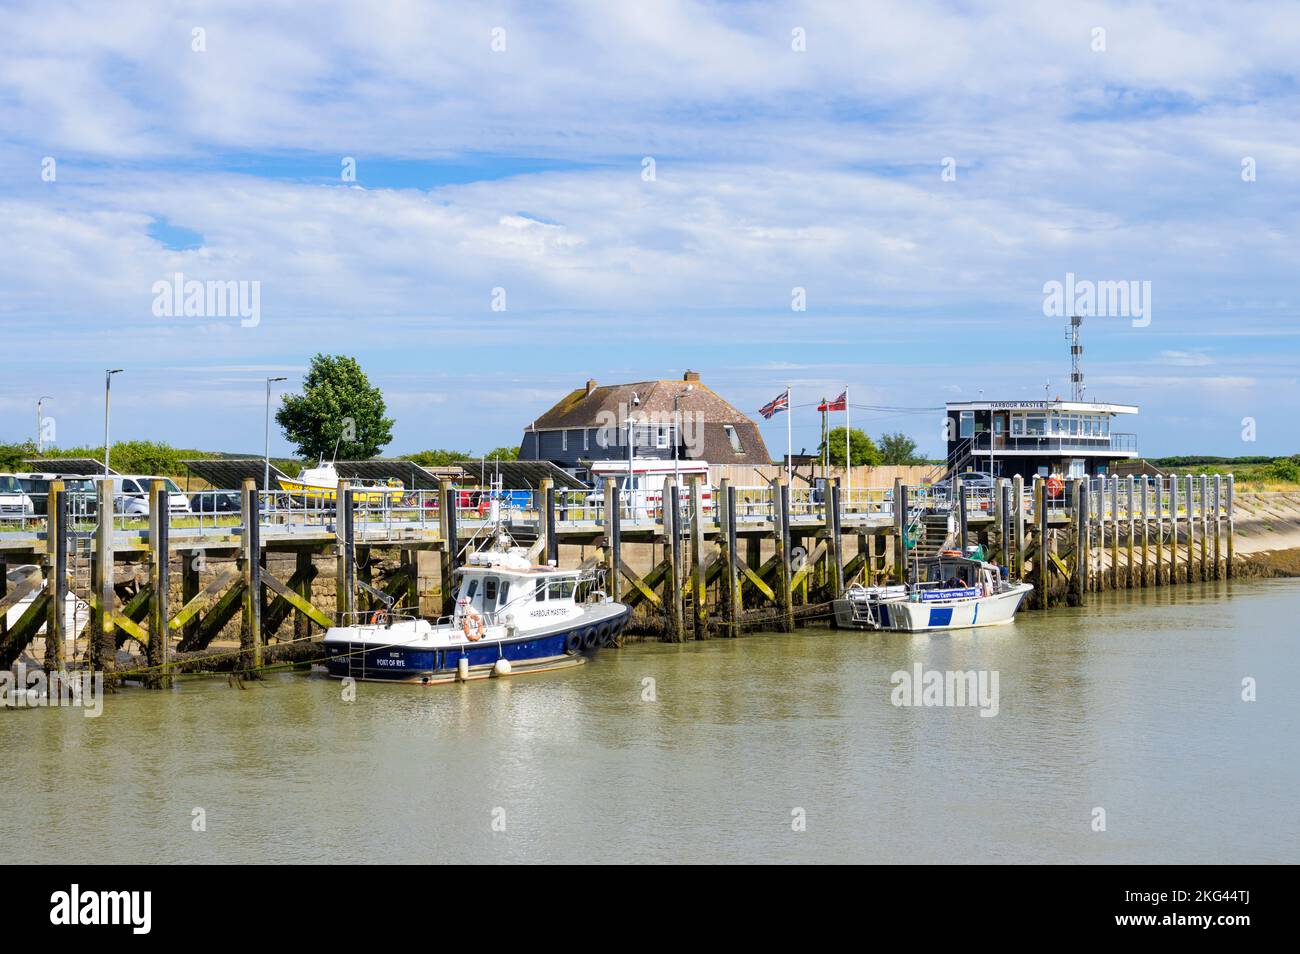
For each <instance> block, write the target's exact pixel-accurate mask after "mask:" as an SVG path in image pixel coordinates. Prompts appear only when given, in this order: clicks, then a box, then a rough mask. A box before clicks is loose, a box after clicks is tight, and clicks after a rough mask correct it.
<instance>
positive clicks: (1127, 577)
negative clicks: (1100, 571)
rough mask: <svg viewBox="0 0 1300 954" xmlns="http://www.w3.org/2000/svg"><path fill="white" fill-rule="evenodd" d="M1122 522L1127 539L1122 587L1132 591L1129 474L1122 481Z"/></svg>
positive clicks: (1131, 524) (1131, 502)
mask: <svg viewBox="0 0 1300 954" xmlns="http://www.w3.org/2000/svg"><path fill="white" fill-rule="evenodd" d="M1124 521H1125V524H1126V528H1125V529H1126V530H1127V533H1128V539H1127V540H1125V555H1124V561H1125V567H1124V586H1125V587H1126V588H1127V589H1130V590H1131V589H1133V587H1134V582H1133V562H1134V560H1133V557H1134V552H1133V549H1134V548H1133V544H1134V540H1133V475H1132V474H1129V475H1128V478H1127V479H1126V480H1125V481H1124Z"/></svg>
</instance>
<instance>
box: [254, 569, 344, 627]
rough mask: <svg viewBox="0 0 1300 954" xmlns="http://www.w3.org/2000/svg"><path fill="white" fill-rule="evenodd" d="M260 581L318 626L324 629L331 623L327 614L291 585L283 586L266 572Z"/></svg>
mask: <svg viewBox="0 0 1300 954" xmlns="http://www.w3.org/2000/svg"><path fill="white" fill-rule="evenodd" d="M262 583H263V585H265V586H266V588H267V589H268V590H270V591H271V592H272V593H275V594H276V595H278V596H279V597H280V599H282V600H284V601H285V602H286V603H288V604H289V605H290V606H292V607H293V608H294V609H296V610H297V611H298V612H300V613H302V614H303V615H304V616H306V617H307V618H308V619H310V620H311V621H312V622H314V623H316V624H317V625H318V626H323V627H325V628H326V629H329V628H330V626H332V625H333V623H332V622H331V620H330V618H329V617H328V616H326V615H325V614H324V613H322V612H321V611H320V610H318V609H317V608H316V607H314V606H312V605H311V603H310V602H308V601H307V600H305V599H303V598H302V597H301V596H299V595H298V594H297V593H296V592H295V591H294V590H293V588H292V587H289V586H285V585H284V584H283V583H281V582H280V581H279V580H277V579H276V578H275V577H273V576H272V575H271V574H269V573H268V574H266V576H264V577H262Z"/></svg>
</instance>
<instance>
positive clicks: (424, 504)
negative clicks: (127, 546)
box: [0, 474, 1230, 544]
mask: <svg viewBox="0 0 1300 954" xmlns="http://www.w3.org/2000/svg"><path fill="white" fill-rule="evenodd" d="M1008 483H1010V482H1009V481H1007V482H1003V481H999V482H998V483H996V484H995V485H994V486H992V487H987V486H978V485H967V486H966V490H965V497H966V511H967V516H968V518H975V519H981V518H987V517H992V516H994V515H995V514H996V513H998V512H999V510H1000V499H1001V494H1002V492H1003V491H1002V488H1003V487H1004V486H1006V485H1007V484H1008ZM1229 485H1230V480H1226V479H1220V480H1219V481H1217V490H1216V481H1215V480H1214V479H1213V478H1208V479H1205V478H1202V477H1201V476H1200V475H1193V476H1190V477H1189V475H1186V474H1183V475H1160V476H1154V475H1140V476H1135V477H1128V476H1124V477H1116V476H1105V477H1091V478H1085V479H1081V480H1080V481H1079V482H1078V486H1079V487H1080V488H1081V492H1083V493H1085V494H1087V496H1088V505H1089V506H1088V511H1089V514H1090V517H1091V519H1093V520H1098V519H1100V520H1104V521H1107V522H1110V521H1114V520H1116V519H1119V520H1127V519H1129V516H1130V514H1131V515H1132V518H1133V519H1135V520H1140V519H1142V494H1143V489H1144V488H1145V491H1146V515H1147V518H1148V519H1150V520H1175V519H1176V520H1185V519H1187V515H1188V514H1189V512H1190V513H1194V514H1195V516H1196V518H1197V519H1201V518H1202V515H1204V517H1205V518H1206V519H1210V520H1213V519H1215V518H1216V516H1217V517H1219V518H1222V517H1230V514H1229V513H1228V488H1229ZM1074 486H1075V481H1074V480H1072V479H1067V480H1065V481H1063V487H1062V488H1061V490H1060V491H1059V492H1058V493H1057V494H1055V495H1052V494H1050V493H1048V494H1046V495H1045V502H1046V506H1047V508H1048V512H1049V514H1052V515H1057V516H1058V517H1059V516H1061V515H1064V514H1066V513H1069V512H1072V510H1073V508H1074V507H1075V506H1076V502H1075V496H1074V494H1075V492H1074V490H1073V488H1074ZM1130 486H1131V487H1132V490H1131V491H1130ZM732 489H733V491H734V494H735V503H736V523H737V525H740V526H745V525H748V526H753V525H755V524H771V523H773V522H775V519H776V516H777V508H778V504H777V498H776V489H775V488H774V486H773V485H771V484H760V485H756V486H735V487H733V488H732ZM551 493H552V502H553V506H554V510H555V522H556V526H557V528H560V529H575V528H583V527H590V528H600V527H603V526H604V524H605V521H606V513H605V495H604V492H603V491H597V490H594V489H577V490H573V489H556V490H553V491H552V492H551ZM1034 496H1035V493H1034V487H1033V482H1032V481H1030V482H1027V483H1026V484H1025V485H1024V492H1023V497H1022V498H1021V500H1020V501H1019V508H1020V509H1021V510H1022V511H1023V513H1024V515H1025V517H1026V519H1033V518H1034V517H1035V506H1036V502H1035V500H1034ZM451 498H452V503H453V507H454V511H455V519H456V525H457V526H458V527H463V528H467V530H468V531H469V533H471V534H472V533H474V532H477V531H478V529H479V528H482V527H484V526H487V525H490V524H491V523H492V522H493V521H494V520H495V519H500V520H501V521H503V522H504V523H505V524H506V525H507V526H508V527H515V528H517V529H518V528H535V529H540V528H541V527H542V524H543V522H544V520H545V500H544V495H543V494H542V492H541V491H537V490H530V489H518V490H503V489H496V490H493V489H487V488H477V487H473V488H454V489H453V490H452V491H451ZM839 498H840V522H841V525H845V524H848V525H855V524H856V525H861V524H862V523H863V522H868V521H869V522H871V523H873V524H879V523H887V522H890V523H892V522H893V518H894V506H895V501H894V488H892V487H855V488H853V489H852V490H842V491H841V493H840V495H839ZM187 499H188V508H187V509H186V510H183V511H181V510H173V511H171V512H169V513H168V517H167V519H168V530H169V534H170V535H171V537H172V538H173V539H176V538H184V537H209V538H210V537H213V536H223V535H224V536H237V535H239V534H240V533H241V531H242V524H243V512H242V511H243V501H242V494H241V492H240V491H217V490H211V491H200V492H197V493H192V494H189V495H188V498H187ZM256 500H257V511H258V521H259V525H260V526H261V527H262V529H263V532H264V534H267V535H271V536H291V535H293V534H299V533H303V534H306V533H317V534H319V533H320V532H322V531H327V532H332V531H334V530H335V529H336V527H335V524H336V521H337V519H338V517H337V506H336V503H335V501H334V500H333V499H331V498H329V497H327V496H320V497H306V498H304V497H302V496H301V495H293V494H290V493H287V492H285V491H282V490H276V491H258V492H257V494H256ZM907 500H908V510H909V519H910V518H911V516H912V515H913V514H912V512H913V511H921V510H925V511H931V512H936V511H937V512H942V511H951V510H952V509H953V508H954V506H955V503H956V502H955V500H954V499H953V492H952V488H951V486H949V485H945V484H932V485H922V486H918V487H910V486H909V487H908V488H907ZM67 502H68V525H69V528H70V529H71V530H72V531H73V532H74V533H78V534H82V535H84V534H86V533H91V532H94V530H95V529H96V527H97V526H98V523H99V515H98V513H97V512H96V506H97V498H96V496H95V495H94V494H89V493H81V492H76V493H74V492H68V494H67ZM702 502H703V507H702V513H701V515H700V516H701V519H702V520H703V521H704V524H705V526H706V527H707V528H709V529H713V528H716V527H717V526H718V525H719V522H720V521H719V506H718V504H719V503H720V502H721V494H720V489H719V488H715V487H709V488H706V489H705V490H704V491H703V494H702ZM664 503H665V501H664V499H663V494H662V493H661V492H659V491H652V492H648V491H638V490H633V491H626V490H625V491H622V492H620V493H619V495H618V511H619V520H620V523H621V525H622V526H624V527H626V528H629V529H632V528H648V527H657V526H661V525H662V523H663V510H664ZM788 503H789V514H790V520H791V522H792V523H801V524H808V523H816V524H820V522H821V521H822V520H823V519H825V517H826V515H827V510H828V508H829V505H830V504H829V501H828V500H827V499H826V491H825V490H824V489H823V488H822V487H821V486H815V487H806V486H799V487H792V488H791V489H790V490H789V491H788ZM1011 503H1012V505H1013V510H1014V508H1015V505H1016V501H1015V500H1014V499H1012V500H1011ZM129 505H130V506H134V507H136V508H137V509H139V503H138V501H137V502H135V503H131V504H129ZM678 506H679V527H680V528H681V529H682V530H683V532H685V531H686V530H687V529H689V528H690V527H691V526H692V525H693V522H694V520H695V519H696V517H695V504H694V501H693V499H692V495H691V493H690V490H689V488H683V489H682V490H681V491H679V493H678ZM1189 508H1190V509H1189ZM441 509H442V498H441V496H440V493H439V492H438V491H436V490H412V491H401V492H378V491H372V490H370V489H368V488H360V489H358V490H357V491H355V492H354V495H353V527H354V533H355V534H356V535H357V537H358V538H361V537H366V538H370V539H376V538H383V537H386V536H393V537H398V536H402V535H404V534H410V533H433V532H436V531H437V530H438V528H439V527H440V523H441V520H440V518H441ZM45 527H46V516H45V514H43V513H39V514H38V513H31V512H14V511H0V540H5V541H9V542H11V543H19V544H28V543H34V542H37V541H39V540H41V539H43V536H44V534H45ZM113 529H114V531H115V532H116V533H123V534H137V535H145V534H147V532H148V529H149V515H148V513H147V512H144V513H129V512H121V511H118V510H117V508H116V507H115V509H114V514H113ZM462 536H466V533H462Z"/></svg>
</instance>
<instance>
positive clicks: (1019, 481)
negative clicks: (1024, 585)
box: [1011, 474, 1025, 580]
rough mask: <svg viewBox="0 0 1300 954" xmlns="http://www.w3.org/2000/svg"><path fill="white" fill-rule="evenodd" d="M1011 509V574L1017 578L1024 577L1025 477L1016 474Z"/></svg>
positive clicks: (1012, 486) (1012, 488) (1013, 479)
mask: <svg viewBox="0 0 1300 954" xmlns="http://www.w3.org/2000/svg"><path fill="white" fill-rule="evenodd" d="M1011 497H1012V500H1011V509H1012V513H1013V514H1015V530H1016V534H1015V540H1014V543H1013V545H1012V548H1011V549H1012V556H1011V558H1012V561H1013V562H1014V563H1015V569H1014V570H1012V571H1011V575H1012V576H1013V577H1015V578H1016V579H1018V580H1023V579H1024V578H1025V478H1024V477H1023V476H1021V475H1020V474H1016V475H1015V477H1013V478H1012V479H1011Z"/></svg>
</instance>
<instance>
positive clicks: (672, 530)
mask: <svg viewBox="0 0 1300 954" xmlns="http://www.w3.org/2000/svg"><path fill="white" fill-rule="evenodd" d="M681 512H682V511H681V498H680V496H679V494H678V489H677V481H676V479H675V478H672V477H668V478H665V480H664V488H663V527H664V556H665V557H667V560H668V573H667V576H666V577H665V579H664V611H665V613H666V614H667V619H666V620H665V622H666V623H667V634H666V638H667V640H668V642H670V643H679V642H681V641H682V640H683V639H684V638H685V629H686V612H685V607H684V605H683V602H682V532H681V526H680V524H681Z"/></svg>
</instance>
